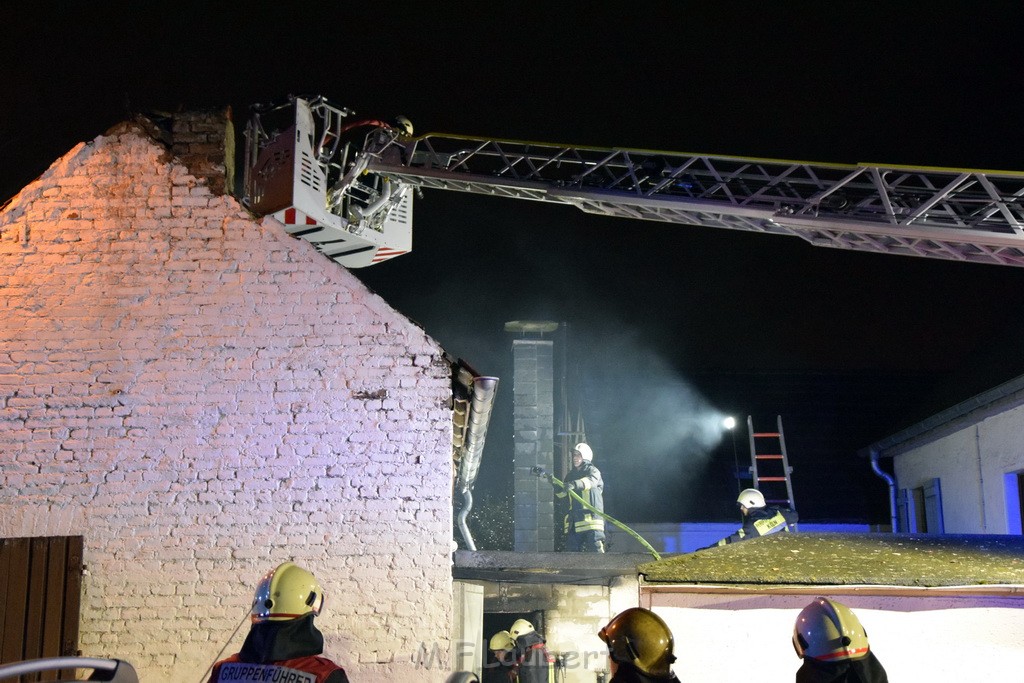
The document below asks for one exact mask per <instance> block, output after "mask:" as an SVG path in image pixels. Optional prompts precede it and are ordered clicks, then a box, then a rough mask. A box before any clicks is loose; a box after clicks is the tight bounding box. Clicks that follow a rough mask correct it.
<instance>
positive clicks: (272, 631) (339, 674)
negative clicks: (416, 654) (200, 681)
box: [208, 562, 348, 683]
mask: <svg viewBox="0 0 1024 683" xmlns="http://www.w3.org/2000/svg"><path fill="white" fill-rule="evenodd" d="M323 604H324V590H323V588H321V587H320V583H319V582H318V581H317V580H316V578H314V576H313V575H312V574H311V573H309V572H308V571H306V570H305V569H302V568H301V567H299V566H297V565H295V564H293V563H291V562H285V563H284V564H281V565H279V566H278V567H276V568H275V569H272V570H270V571H269V572H267V573H266V574H265V575H264V576H263V578H262V579H260V582H259V585H257V586H256V595H255V596H254V597H253V601H252V609H251V610H250V617H249V618H250V621H251V622H252V626H251V627H250V628H249V635H248V636H246V638H245V642H244V643H242V649H241V650H240V651H239V652H238V653H237V654H234V655H232V656H230V657H228V658H227V659H223V660H221V661H219V662H217V663H216V664H214V665H213V671H212V672H211V673H210V678H209V681H208V683H220V682H222V681H233V682H235V681H279V680H280V681H315V683H348V676H346V675H345V670H344V669H342V668H341V667H340V666H338V665H337V664H335V663H334V662H332V661H331V660H330V659H327V658H326V657H321V656H320V654H321V653H322V652H323V651H324V637H323V634H322V633H320V631H319V630H318V629H317V627H316V625H315V624H314V623H313V619H314V618H316V616H317V615H319V614H320V609H321V608H322V607H323Z"/></svg>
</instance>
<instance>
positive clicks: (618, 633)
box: [597, 607, 676, 678]
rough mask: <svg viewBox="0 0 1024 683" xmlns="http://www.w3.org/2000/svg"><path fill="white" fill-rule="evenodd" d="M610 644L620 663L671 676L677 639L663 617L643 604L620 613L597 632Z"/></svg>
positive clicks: (650, 673)
mask: <svg viewBox="0 0 1024 683" xmlns="http://www.w3.org/2000/svg"><path fill="white" fill-rule="evenodd" d="M597 635H598V637H599V638H601V640H603V641H604V642H605V644H606V645H607V646H608V656H610V657H611V658H612V660H613V661H615V662H617V663H619V664H631V665H633V666H634V667H636V668H637V669H638V670H639V671H640V672H641V673H643V674H646V675H648V676H653V677H655V678H668V677H669V676H670V675H671V667H672V662H674V661H676V657H675V655H674V654H673V653H672V650H673V648H674V646H675V641H674V639H673V638H672V631H671V630H669V628H668V624H666V623H665V622H664V621H663V620H662V618H661V617H659V616H658V615H657V614H655V613H654V612H652V611H650V610H648V609H644V608H643V607H631V608H630V609H627V610H625V611H624V612H620V613H619V614H618V615H616V616H615V617H614V618H613V619H612V620H611V621H609V622H608V625H607V626H605V627H604V628H602V629H601V630H600V632H598V634H597Z"/></svg>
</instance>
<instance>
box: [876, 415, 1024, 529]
mask: <svg viewBox="0 0 1024 683" xmlns="http://www.w3.org/2000/svg"><path fill="white" fill-rule="evenodd" d="M893 469H894V472H895V475H896V480H897V482H898V485H899V487H900V488H901V489H906V490H910V491H912V490H914V489H920V488H921V487H925V486H927V485H928V483H929V481H930V480H932V479H938V480H939V486H940V489H941V496H942V517H943V524H944V531H945V533H954V534H956V533H980V534H1005V533H1020V516H1019V515H1020V505H1019V498H1015V496H1017V495H1018V493H1017V491H1016V488H1015V477H1010V480H1011V484H1010V487H1009V489H1008V484H1007V475H1015V474H1016V473H1017V472H1021V471H1024V406H1018V407H1016V408H1013V409H1010V410H1007V411H1005V412H1002V413H999V414H997V415H992V416H990V417H987V418H984V419H982V420H980V421H979V422H976V423H973V424H970V425H968V426H965V427H963V428H962V429H959V430H958V431H955V432H953V433H951V434H949V435H946V436H943V437H940V438H938V439H936V440H934V441H930V442H928V443H925V444H923V445H920V446H918V447H916V448H913V449H911V450H908V451H906V452H904V453H901V454H899V455H897V456H896V457H895V458H894V459H893Z"/></svg>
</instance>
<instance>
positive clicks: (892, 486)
mask: <svg viewBox="0 0 1024 683" xmlns="http://www.w3.org/2000/svg"><path fill="white" fill-rule="evenodd" d="M878 456H879V453H878V450H877V449H875V448H872V449H871V471H872V472H874V473H875V474H877V475H878V476H879V477H881V478H882V479H884V480H885V483H886V484H888V485H889V523H890V525H891V528H892V533H896V530H897V528H898V525H897V523H896V481H895V480H894V479H893V478H892V475H890V474H887V473H886V472H883V471H882V468H881V467H879V466H878Z"/></svg>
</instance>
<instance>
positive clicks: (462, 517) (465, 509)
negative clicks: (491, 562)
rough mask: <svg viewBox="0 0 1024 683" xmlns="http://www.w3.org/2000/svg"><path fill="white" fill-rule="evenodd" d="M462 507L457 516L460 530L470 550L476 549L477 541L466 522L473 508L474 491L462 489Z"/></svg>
mask: <svg viewBox="0 0 1024 683" xmlns="http://www.w3.org/2000/svg"><path fill="white" fill-rule="evenodd" d="M462 501H463V503H462V509H461V510H459V514H458V516H457V517H456V518H455V519H456V522H458V526H459V532H460V533H461V534H462V540H464V541H465V542H466V547H467V548H469V549H470V550H473V551H476V543H474V542H473V534H471V533H469V525H468V524H466V518H467V517H468V516H469V511H470V510H472V509H473V493H472V491H470V490H469V489H464V490H463V491H462Z"/></svg>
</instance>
